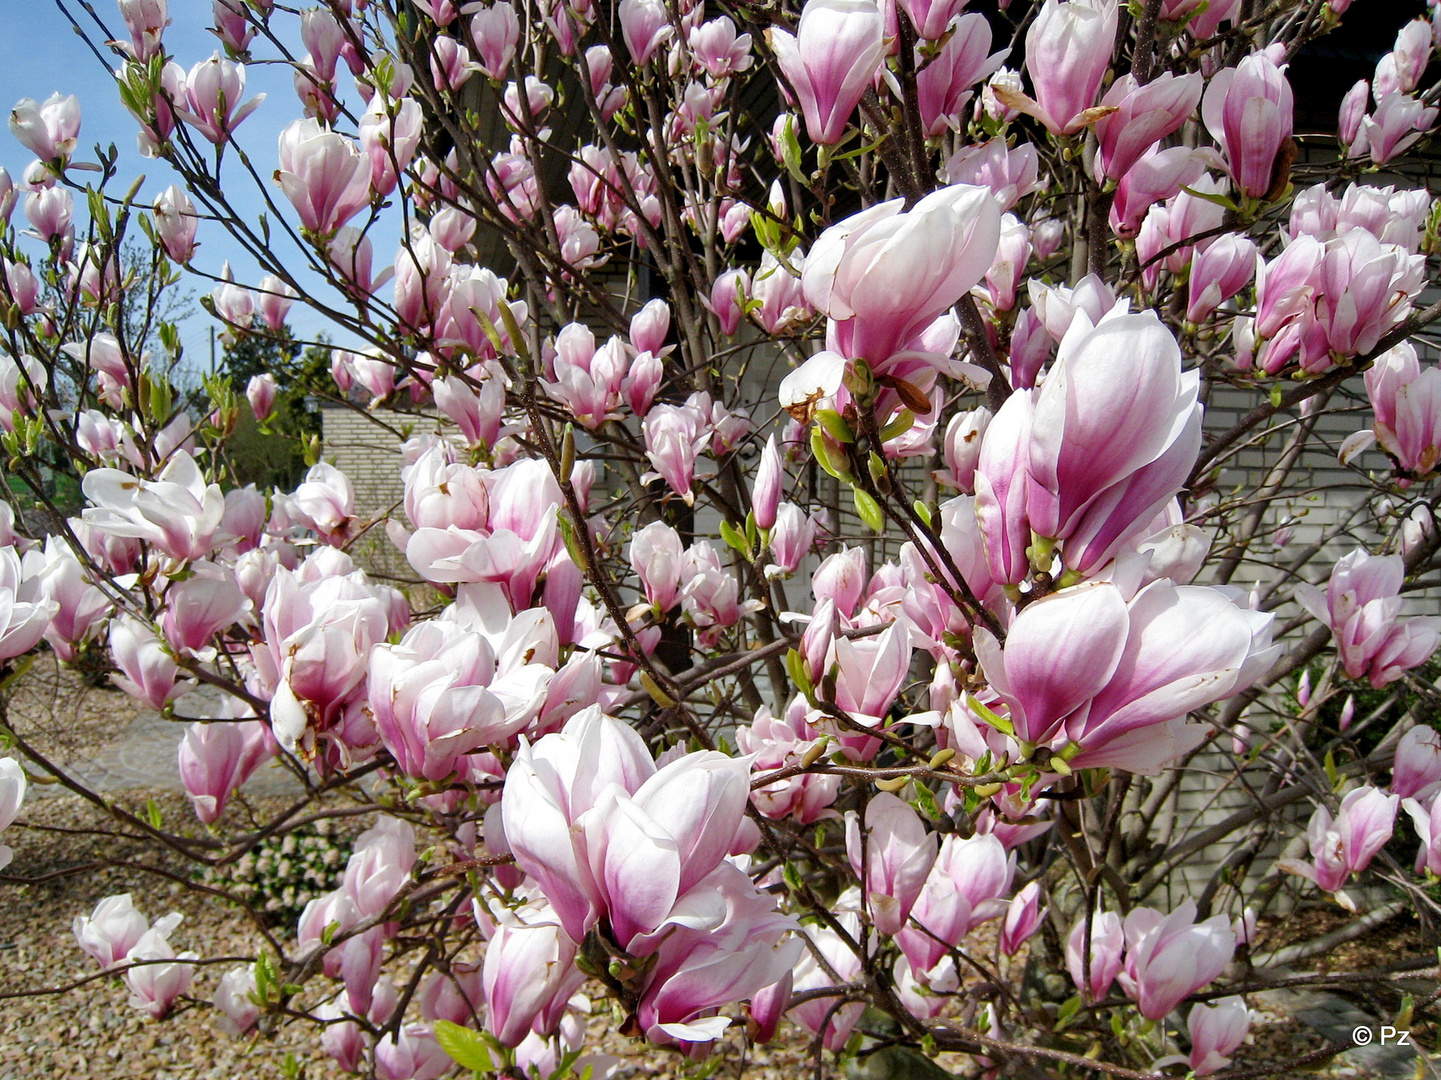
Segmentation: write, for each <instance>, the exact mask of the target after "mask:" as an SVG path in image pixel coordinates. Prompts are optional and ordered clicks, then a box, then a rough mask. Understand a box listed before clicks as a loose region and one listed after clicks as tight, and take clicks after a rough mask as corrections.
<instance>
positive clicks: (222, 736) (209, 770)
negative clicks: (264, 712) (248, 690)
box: [180, 720, 273, 825]
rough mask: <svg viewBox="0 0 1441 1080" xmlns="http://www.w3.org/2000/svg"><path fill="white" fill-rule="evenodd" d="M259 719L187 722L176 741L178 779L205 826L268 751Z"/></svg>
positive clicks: (215, 816) (268, 755) (265, 733)
mask: <svg viewBox="0 0 1441 1080" xmlns="http://www.w3.org/2000/svg"><path fill="white" fill-rule="evenodd" d="M267 736H268V733H267V731H266V730H265V726H264V725H263V724H261V723H260V721H259V720H242V721H238V722H235V721H229V722H227V721H215V722H210V723H196V724H191V725H190V727H189V728H187V729H186V731H185V738H184V739H182V740H181V742H180V782H181V783H182V784H184V785H185V792H186V794H187V795H189V796H190V802H191V804H192V805H193V806H194V807H195V816H196V817H197V818H199V819H200V821H201V822H202V823H203V824H206V825H209V824H211V823H212V822H214V821H217V820H219V818H220V815H221V814H222V813H224V812H225V804H226V802H228V801H229V799H230V796H231V793H232V792H234V791H236V790H237V789H238V788H240V787H241V785H243V784H244V783H245V781H246V780H248V779H249V778H250V775H251V774H252V773H253V772H255V770H256V769H257V768H259V766H260V765H261V763H262V762H264V761H265V760H266V759H267V758H269V757H270V756H271V754H272V752H273V751H272V743H271V742H270V740H269V739H268V737H267Z"/></svg>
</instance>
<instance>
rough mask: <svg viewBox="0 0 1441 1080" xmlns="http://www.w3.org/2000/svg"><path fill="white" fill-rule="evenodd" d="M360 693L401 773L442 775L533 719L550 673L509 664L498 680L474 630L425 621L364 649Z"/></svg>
mask: <svg viewBox="0 0 1441 1080" xmlns="http://www.w3.org/2000/svg"><path fill="white" fill-rule="evenodd" d="M369 672H370V677H369V680H368V683H367V686H368V689H367V694H368V697H369V701H370V709H371V713H372V715H373V716H374V718H375V724H376V727H377V729H378V730H379V732H380V737H381V739H382V741H383V742H384V743H385V745H386V748H387V749H389V750H390V752H391V754H392V755H394V757H395V761H396V765H397V766H398V767H399V768H400V770H401V771H402V772H404V773H407V774H408V775H410V776H414V777H417V778H423V779H426V780H435V781H438V780H444V779H445V778H446V777H447V776H449V775H450V774H451V773H452V772H454V771H455V770H456V767H457V759H458V758H459V757H460V756H461V755H462V754H468V753H471V752H472V751H474V750H476V749H478V748H479V747H481V746H486V745H490V744H493V743H504V742H506V741H508V740H509V739H510V738H511V737H512V736H513V735H514V734H515V733H516V732H518V731H520V730H521V729H522V728H523V727H524V726H525V725H526V724H528V723H529V722H530V721H531V720H533V719H534V718H535V713H536V710H537V709H538V708H539V706H540V704H541V703H542V701H543V700H544V691H545V687H546V685H547V684H548V683H549V681H550V678H551V677H552V676H553V674H554V672H553V671H551V669H550V668H548V667H545V666H544V665H543V664H528V665H518V666H513V670H510V671H506V672H502V673H500V677H499V678H497V674H498V673H497V669H496V658H495V655H494V653H493V651H492V649H491V646H490V643H489V642H488V641H487V640H486V638H485V637H484V636H483V635H481V634H480V633H477V632H474V631H471V630H468V629H466V628H465V627H463V626H461V625H459V624H457V623H456V622H455V621H453V620H450V619H444V618H442V619H432V620H430V621H428V622H423V623H419V624H417V625H416V626H414V627H412V628H411V629H410V630H409V631H407V632H406V635H405V637H404V638H402V639H401V641H400V642H399V643H398V644H396V645H383V644H382V645H377V646H376V647H375V648H374V649H373V650H372V652H371V654H370V669H369Z"/></svg>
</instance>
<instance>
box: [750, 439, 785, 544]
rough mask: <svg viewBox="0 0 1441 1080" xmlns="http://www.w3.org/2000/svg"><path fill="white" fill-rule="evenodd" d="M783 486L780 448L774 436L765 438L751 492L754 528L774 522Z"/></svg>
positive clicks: (761, 527) (771, 524)
mask: <svg viewBox="0 0 1441 1080" xmlns="http://www.w3.org/2000/svg"><path fill="white" fill-rule="evenodd" d="M784 487H785V469H784V467H783V466H782V464H781V454H780V450H778V449H777V448H776V438H775V436H774V435H772V436H771V437H770V438H769V439H767V440H766V445H765V449H764V450H762V451H761V461H760V466H759V467H758V468H757V469H756V477H755V485H754V487H753V489H752V492H751V507H752V509H753V511H754V513H755V522H756V528H758V529H770V528H771V527H772V526H773V525H775V523H776V510H777V508H778V507H779V506H780V501H781V495H782V494H783V489H784Z"/></svg>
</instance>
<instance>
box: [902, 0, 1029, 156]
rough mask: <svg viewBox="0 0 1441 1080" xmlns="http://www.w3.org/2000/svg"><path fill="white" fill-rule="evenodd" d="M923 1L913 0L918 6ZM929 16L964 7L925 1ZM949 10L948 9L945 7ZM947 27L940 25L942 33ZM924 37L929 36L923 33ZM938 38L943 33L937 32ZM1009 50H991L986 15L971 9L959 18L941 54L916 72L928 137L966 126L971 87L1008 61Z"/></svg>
mask: <svg viewBox="0 0 1441 1080" xmlns="http://www.w3.org/2000/svg"><path fill="white" fill-rule="evenodd" d="M921 3H924V0H914V6H919V5H920V4H921ZM925 6H927V7H928V8H929V11H928V13H927V14H928V15H940V14H945V16H946V20H947V22H949V21H950V18H951V14H952V13H953V12H954V11H956V10H959V8H960V7H961V6H962V5H961V4H957V3H955V2H954V0H942V2H938V3H935V4H926V5H925ZM948 8H949V9H950V10H949V11H948V10H946V9H948ZM945 29H946V28H945V27H944V26H942V27H941V31H942V33H943V32H944V31H945ZM921 36H922V37H926V36H927V35H926V34H925V33H924V32H923V33H922V34H921ZM934 36H935V37H936V38H939V37H941V34H940V33H938V34H935V35H934ZM1006 55H1007V54H1006V51H1005V50H1004V49H1003V50H1001V51H999V52H994V53H993V52H991V27H990V24H989V23H988V22H987V21H986V17H985V16H984V15H981V14H979V13H978V12H972V13H971V14H969V15H962V16H961V17H960V18H959V19H957V20H956V26H955V30H954V31H953V32H952V34H951V37H950V38H949V39H948V40H947V41H946V43H945V45H943V46H942V47H941V51H940V53H939V54H938V55H937V56H936V58H935V59H934V60H931V61H930V62H929V63H927V64H926V65H925V67H923V68H921V69H920V70H919V71H918V72H917V73H916V103H917V106H918V107H919V109H920V114H921V124H922V125H923V126H924V128H925V131H926V135H927V136H932V137H933V136H936V135H940V134H942V133H943V132H945V131H946V130H947V129H959V128H963V127H964V126H965V122H966V117H965V114H964V110H965V106H966V103H967V102H968V101H969V100H970V97H971V88H972V87H973V86H975V85H976V84H977V83H978V82H981V81H982V80H984V79H986V78H987V77H988V76H990V75H991V74H992V73H994V72H995V70H996V69H997V68H999V67H1000V66H1001V64H1002V63H1004V62H1005V59H1006Z"/></svg>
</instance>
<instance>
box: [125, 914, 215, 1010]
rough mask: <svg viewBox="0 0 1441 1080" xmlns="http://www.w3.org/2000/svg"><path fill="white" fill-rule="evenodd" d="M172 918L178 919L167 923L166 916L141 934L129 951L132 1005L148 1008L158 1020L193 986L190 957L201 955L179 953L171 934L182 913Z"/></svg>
mask: <svg viewBox="0 0 1441 1080" xmlns="http://www.w3.org/2000/svg"><path fill="white" fill-rule="evenodd" d="M169 918H173V919H174V920H175V921H174V922H173V923H170V925H169V926H164V925H162V924H164V923H166V922H167V921H168V919H162V920H161V921H160V922H159V923H156V924H155V925H154V926H152V927H151V928H150V929H149V930H147V931H145V933H143V934H141V935H140V940H139V941H137V942H136V943H135V944H134V945H133V946H132V947H131V949H130V951H129V952H128V953H126V954H125V959H126V961H127V962H128V963H129V964H130V965H131V966H130V967H128V968H126V970H125V976H124V978H125V985H126V986H127V987H129V988H130V1006H131V1008H135V1009H144V1010H145V1011H146V1012H148V1013H149V1014H150V1016H151V1017H152V1018H153V1019H155V1020H161V1019H163V1018H164V1017H165V1016H166V1015H167V1014H168V1013H169V1012H170V1010H171V1008H172V1007H173V1006H174V1004H175V1001H176V999H177V998H179V997H180V995H181V994H184V993H186V992H188V991H189V990H190V984H191V981H192V979H193V978H194V974H195V968H194V966H193V965H192V964H189V963H186V961H188V960H196V959H199V957H197V956H196V954H195V953H193V952H185V953H181V954H179V955H178V956H177V955H176V953H175V950H174V949H173V948H172V947H171V945H170V941H169V939H168V935H169V933H170V931H171V930H172V929H174V927H175V925H177V924H178V923H179V922H180V916H178V915H173V916H170V917H169ZM167 961H173V962H169V963H167Z"/></svg>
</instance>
